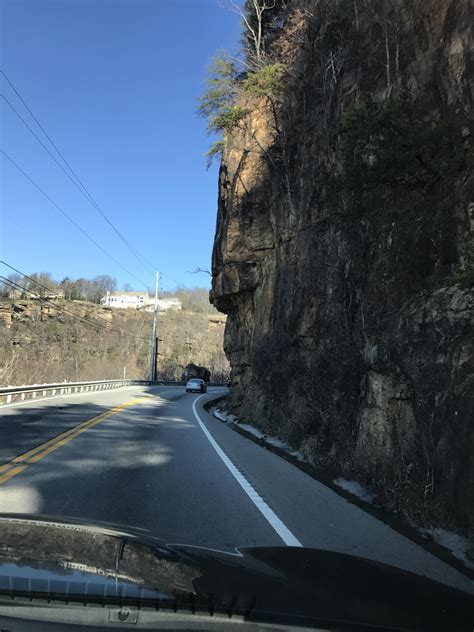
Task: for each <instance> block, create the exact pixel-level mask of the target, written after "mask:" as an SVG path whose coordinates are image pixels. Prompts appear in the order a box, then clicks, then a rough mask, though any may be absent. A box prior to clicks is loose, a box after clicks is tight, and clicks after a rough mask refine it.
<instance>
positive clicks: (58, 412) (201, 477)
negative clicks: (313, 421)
mask: <svg viewBox="0 0 474 632" xmlns="http://www.w3.org/2000/svg"><path fill="white" fill-rule="evenodd" d="M219 392H222V389H217V388H212V389H209V393H208V395H206V396H199V395H193V394H187V393H185V392H184V389H183V388H182V387H160V388H156V387H155V388H151V387H139V386H134V387H127V388H123V389H118V390H114V391H105V392H98V393H82V394H77V395H72V396H65V397H59V398H56V399H51V400H43V401H41V402H28V403H24V404H19V405H17V406H11V407H8V408H5V409H3V410H0V512H14V513H30V514H37V515H48V516H64V517H67V518H76V517H77V518H80V519H81V520H84V519H86V520H90V521H91V522H94V521H101V522H110V523H114V524H119V525H124V526H133V527H138V528H142V529H144V530H147V531H149V532H151V533H153V534H154V535H156V536H158V537H160V538H162V539H163V540H166V541H167V542H174V543H186V544H194V545H197V546H205V547H210V548H215V549H220V550H233V549H234V548H235V547H239V546H255V545H277V546H280V545H283V544H288V545H293V546H299V545H301V546H305V547H315V548H321V549H326V550H334V551H338V552H342V553H348V554H352V555H358V556H361V557H366V558H370V559H374V560H378V561H381V562H385V563H387V564H392V565H394V566H397V567H399V568H404V569H406V570H410V571H413V572H416V573H419V574H422V575H426V576H428V577H431V578H433V579H436V580H438V581H442V582H444V583H447V584H450V585H452V586H456V587H458V588H461V589H463V590H466V591H469V592H473V593H474V588H473V584H472V582H471V580H469V579H468V578H467V577H465V576H464V575H463V574H461V573H460V572H458V571H457V570H455V569H454V568H452V567H451V566H449V565H447V564H445V563H444V562H442V561H441V560H439V559H438V558H436V557H435V556H433V555H432V554H430V553H428V552H427V551H425V550H424V549H422V548H420V547H419V546H417V545H416V544H415V543H414V542H412V541H411V540H409V539H408V538H406V537H404V536H403V535H401V534H399V533H397V532H396V531H394V530H393V529H391V528H390V527H389V526H387V525H385V524H384V523H382V522H380V521H379V520H377V519H376V518H375V517H373V516H372V515H369V514H368V513H366V512H365V511H363V510H362V509H361V508H359V507H357V506H356V505H353V504H351V503H350V502H349V501H347V500H346V499H344V498H342V497H341V496H339V495H338V494H336V493H335V492H334V491H332V490H331V489H329V488H328V487H326V486H325V485H323V484H322V483H320V482H318V481H316V480H315V479H313V478H311V477H310V476H308V475H307V474H305V473H304V472H302V471H301V470H299V469H298V468H296V467H295V466H293V465H292V464H290V463H288V462H287V461H285V460H283V459H282V458H280V457H279V456H277V455H275V454H273V453H271V452H269V451H267V450H265V449H263V448H262V447H260V446H259V445H257V444H255V443H253V442H251V441H249V440H248V439H246V438H245V437H242V436H241V435H239V434H238V433H236V432H234V431H233V430H232V429H230V428H229V427H228V426H226V425H225V424H222V423H221V422H219V421H216V420H215V419H214V418H212V417H210V416H209V415H208V413H207V412H206V411H205V410H204V409H203V407H202V405H203V403H205V401H206V400H208V399H211V398H212V397H215V395H216V393H219Z"/></svg>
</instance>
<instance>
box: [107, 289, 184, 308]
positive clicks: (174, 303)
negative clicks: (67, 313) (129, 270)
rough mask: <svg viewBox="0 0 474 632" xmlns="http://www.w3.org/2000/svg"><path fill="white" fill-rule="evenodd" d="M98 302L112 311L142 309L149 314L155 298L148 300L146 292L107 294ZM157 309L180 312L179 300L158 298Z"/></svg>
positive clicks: (153, 306) (180, 304) (148, 296)
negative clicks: (112, 309)
mask: <svg viewBox="0 0 474 632" xmlns="http://www.w3.org/2000/svg"><path fill="white" fill-rule="evenodd" d="M100 302H101V304H102V305H106V306H107V307H112V308H114V309H144V310H145V311H147V312H149V311H153V310H154V308H155V298H154V297H153V298H150V295H149V293H148V292H107V295H106V296H104V298H102V299H101V301H100ZM157 307H158V311H160V312H166V311H167V310H168V309H176V310H181V309H182V303H181V301H180V300H179V298H159V299H158V300H157Z"/></svg>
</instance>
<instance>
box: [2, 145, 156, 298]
mask: <svg viewBox="0 0 474 632" xmlns="http://www.w3.org/2000/svg"><path fill="white" fill-rule="evenodd" d="M0 153H2V154H3V155H4V156H5V158H7V159H8V160H9V161H10V162H11V163H12V165H14V166H15V167H16V169H18V171H19V172H20V173H22V174H23V176H24V177H25V178H26V179H27V180H29V182H30V183H31V184H32V185H33V186H34V187H35V188H36V189H37V190H38V191H39V192H40V193H41V194H42V195H44V197H45V198H46V199H47V200H48V201H49V202H51V204H52V205H53V206H54V207H55V208H57V210H58V211H59V212H60V213H61V214H62V215H64V217H66V218H67V219H68V220H69V221H70V222H71V224H73V225H74V226H75V227H76V228H77V229H78V230H79V231H80V232H81V233H82V234H83V235H84V236H85V237H86V238H87V239H88V240H89V241H90V242H91V243H93V244H94V246H96V248H98V249H99V250H101V251H102V252H103V253H104V254H105V255H106V256H107V257H108V258H109V259H110V260H111V261H113V262H114V263H115V265H117V266H118V267H119V268H121V269H122V270H123V271H124V272H126V273H127V274H128V275H129V276H130V277H132V278H133V279H135V281H138V283H140V285H143V286H144V287H145V288H148V285H147V284H146V283H144V282H143V281H142V280H141V279H139V278H138V277H137V276H135V274H133V272H130V270H128V269H127V268H125V266H123V265H122V264H121V263H120V261H118V260H117V259H116V258H115V257H114V256H113V255H111V254H110V253H109V252H108V251H107V250H106V249H105V248H104V247H103V246H101V245H100V244H99V242H98V241H96V240H95V239H94V238H93V237H91V235H89V233H88V232H87V231H86V230H84V228H82V226H81V225H80V224H78V223H77V222H76V220H75V219H74V218H73V217H71V215H69V213H68V212H67V211H65V210H64V208H62V207H61V206H60V205H59V204H58V203H57V202H55V200H53V198H52V197H51V196H50V195H48V193H46V191H44V189H42V188H41V187H40V185H39V184H38V183H37V182H35V181H34V180H33V178H32V177H31V176H29V175H28V173H27V172H26V171H25V170H24V169H22V167H20V165H19V164H18V163H17V162H15V160H13V158H12V157H11V156H10V155H9V154H7V152H6V151H5V150H4V149H1V148H0Z"/></svg>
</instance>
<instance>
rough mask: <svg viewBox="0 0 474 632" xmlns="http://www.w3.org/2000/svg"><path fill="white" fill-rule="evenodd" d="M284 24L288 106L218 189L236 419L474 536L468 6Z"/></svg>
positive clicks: (238, 143) (277, 32)
mask: <svg viewBox="0 0 474 632" xmlns="http://www.w3.org/2000/svg"><path fill="white" fill-rule="evenodd" d="M284 4H285V6H284V7H281V8H279V9H275V11H278V15H276V18H275V23H277V24H278V25H279V28H278V29H273V31H272V33H271V35H269V36H268V37H267V41H266V47H267V52H268V53H271V55H272V59H277V60H278V61H280V62H282V63H284V64H285V67H286V78H285V88H286V91H285V94H284V96H283V97H282V98H281V100H280V102H279V104H278V106H277V112H276V113H275V110H274V109H272V108H271V107H268V104H266V103H265V100H264V99H263V100H261V101H260V102H258V103H255V104H254V107H253V111H252V114H251V115H250V120H249V124H248V127H247V130H246V131H245V132H243V131H242V132H239V133H238V134H237V133H234V135H233V138H232V142H229V139H227V147H226V149H225V150H224V155H223V160H222V164H221V168H220V174H219V198H218V217H217V228H216V237H215V244H214V251H213V262H212V272H213V289H212V292H211V300H212V301H213V303H214V305H215V306H216V307H217V308H218V309H219V310H220V311H222V312H224V313H226V314H228V319H227V324H226V331H225V350H226V354H227V356H228V358H229V360H230V362H231V365H232V383H233V388H232V391H231V395H230V400H231V405H232V407H233V410H234V412H236V413H237V414H238V415H239V416H241V417H243V418H246V419H247V420H249V421H252V422H253V423H254V424H257V425H259V426H260V427H262V428H263V429H264V430H266V431H270V432H273V433H276V434H279V435H280V436H281V437H282V438H284V439H285V440H287V441H289V442H290V443H292V444H293V445H295V446H296V447H298V448H300V449H302V450H304V451H305V453H306V454H307V455H308V457H309V458H310V459H311V460H312V461H313V462H314V463H316V464H318V465H320V466H324V467H329V468H331V469H333V470H337V471H338V472H347V471H349V470H350V471H352V472H357V473H358V475H359V477H361V478H363V479H365V480H367V481H370V482H371V483H372V484H373V485H375V486H376V487H377V488H378V489H379V492H380V494H381V496H382V497H383V498H384V500H385V502H386V503H387V504H388V505H389V506H390V507H391V508H393V509H396V510H400V511H405V512H407V513H409V514H410V516H411V517H415V518H418V519H422V520H434V519H435V518H436V519H439V520H441V521H444V522H445V523H453V521H454V522H455V523H456V524H457V525H458V526H460V527H462V528H465V529H470V528H471V529H472V528H473V527H474V426H473V419H474V415H473V413H474V410H473V396H474V390H473V385H474V377H473V373H474V371H473V368H474V367H473V346H474V342H473V341H474V336H473V332H474V329H473V315H474V311H473V307H474V305H473V302H474V299H473V292H472V288H471V287H470V283H471V282H472V278H473V276H474V275H473V273H472V263H473V256H472V252H473V251H472V248H473V231H474V220H473V209H474V179H473V177H472V175H471V168H472V146H471V143H472V134H471V130H472V88H473V85H472V79H473V70H474V65H473V56H472V50H473V37H472V24H474V12H473V6H472V3H471V2H469V0H450V1H445V0H428V1H425V0H423V1H422V0H415V1H414V2H408V0H400V1H397V2H395V1H394V2H389V1H388V0H387V2H380V3H371V2H358V1H357V0H356V1H355V2H341V3H339V5H341V6H342V7H343V9H344V11H354V10H356V13H353V14H352V20H350V19H349V20H346V21H345V22H344V19H345V16H346V17H347V15H349V14H347V13H343V14H342V17H341V16H340V15H335V14H334V13H331V12H330V10H329V9H328V7H329V5H330V4H331V3H325V2H323V1H322V0H320V1H316V0H313V1H310V0H307V1H303V0H301V1H296V0H295V1H294V2H288V3H284ZM332 4H333V5H336V4H337V3H332ZM343 18H344V19H343ZM341 24H342V25H341ZM338 38H339V39H338ZM407 94H408V97H407V96H406V95H407ZM369 96H370V97H371V98H372V99H373V101H374V102H375V103H376V104H392V105H389V106H387V107H385V109H384V106H383V105H379V106H377V105H376V106H374V105H371V104H370V103H369V102H368V97H369ZM407 101H408V102H409V106H408V105H406V103H407ZM364 107H365V110H364ZM370 108H372V109H370ZM390 108H391V109H390ZM397 108H398V109H397ZM404 108H407V109H404ZM354 112H357V113H358V114H357V116H355V115H351V113H354ZM373 113H374V114H373ZM351 116H352V118H351ZM371 117H373V125H372V120H371ZM276 119H277V120H276ZM391 121H392V122H393V121H395V123H396V124H395V123H394V124H393V125H392V127H390V122H391ZM364 122H365V123H364ZM364 124H366V125H367V130H366V131H365V132H364ZM351 125H352V127H351ZM377 125H379V126H381V127H377ZM384 126H385V127H384ZM378 129H382V132H383V133H382V132H380V133H378V132H377V133H375V132H374V130H376V131H377V130H378ZM393 129H395V132H393ZM390 130H391V131H390ZM428 131H429V134H428ZM425 132H427V133H426V134H425ZM428 136H429V138H428ZM387 139H388V140H387ZM351 143H352V144H351ZM384 143H385V144H384ZM430 143H431V144H430ZM417 147H419V151H418V149H417ZM384 161H385V162H384ZM470 161H471V162H470ZM380 166H383V167H384V169H380V170H379V171H377V168H378V167H380ZM430 171H431V172H430ZM374 174H375V176H374ZM377 174H378V176H377ZM348 183H349V185H350V186H349V185H348Z"/></svg>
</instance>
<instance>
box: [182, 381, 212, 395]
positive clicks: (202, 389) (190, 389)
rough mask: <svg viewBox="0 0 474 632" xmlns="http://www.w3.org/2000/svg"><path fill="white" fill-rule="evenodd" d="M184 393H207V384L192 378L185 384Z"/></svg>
mask: <svg viewBox="0 0 474 632" xmlns="http://www.w3.org/2000/svg"><path fill="white" fill-rule="evenodd" d="M186 393H207V384H206V382H205V381H204V380H200V379H198V378H193V379H192V380H189V381H188V383H187V384H186Z"/></svg>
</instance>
